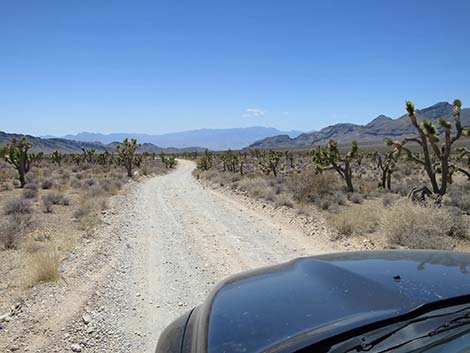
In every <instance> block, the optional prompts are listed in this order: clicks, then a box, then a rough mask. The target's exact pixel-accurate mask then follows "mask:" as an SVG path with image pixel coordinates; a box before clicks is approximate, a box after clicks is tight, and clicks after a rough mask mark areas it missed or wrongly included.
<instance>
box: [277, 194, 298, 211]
mask: <svg viewBox="0 0 470 353" xmlns="http://www.w3.org/2000/svg"><path fill="white" fill-rule="evenodd" d="M274 205H275V206H276V207H282V206H285V207H289V208H292V207H294V201H293V200H292V197H290V196H289V195H287V194H285V193H282V194H278V195H276V197H275V199H274Z"/></svg>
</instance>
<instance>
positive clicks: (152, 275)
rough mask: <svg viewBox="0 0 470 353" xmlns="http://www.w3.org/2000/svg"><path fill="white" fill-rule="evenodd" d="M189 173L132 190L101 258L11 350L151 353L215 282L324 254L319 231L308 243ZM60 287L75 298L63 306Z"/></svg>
mask: <svg viewBox="0 0 470 353" xmlns="http://www.w3.org/2000/svg"><path fill="white" fill-rule="evenodd" d="M194 167H195V164H194V163H193V162H189V161H183V160H181V161H179V164H178V167H177V169H176V170H175V171H173V172H172V173H170V174H167V175H164V176H159V177H155V178H151V179H149V180H147V181H145V182H143V183H138V184H136V185H135V186H134V188H133V190H132V192H130V193H129V194H128V195H127V196H126V197H125V198H123V199H122V200H121V201H120V204H119V205H118V206H117V207H115V210H114V211H112V212H110V213H108V214H107V215H106V216H105V223H106V224H108V225H107V226H106V227H104V229H103V230H102V232H104V234H102V235H101V236H102V239H104V240H103V244H102V247H101V248H100V250H99V253H100V254H104V255H103V256H104V260H103V261H101V262H100V263H99V264H97V265H96V264H95V265H93V266H94V267H93V269H90V270H89V273H91V274H89V275H88V276H86V277H85V280H80V279H77V280H76V281H75V282H72V283H71V282H70V281H69V283H68V284H67V289H66V290H65V294H64V296H63V299H57V300H58V301H59V302H58V303H57V306H56V308H55V309H54V310H53V311H51V309H48V310H46V311H48V312H49V315H46V314H44V315H43V316H42V317H43V320H44V321H43V323H42V324H43V326H45V327H46V329H44V330H41V329H38V327H35V326H34V325H33V324H31V325H32V326H31V327H30V328H29V331H32V332H35V333H36V336H37V335H39V336H41V338H40V339H39V338H38V337H36V336H33V337H29V336H28V339H25V338H24V337H23V338H21V337H17V338H16V340H15V341H11V340H10V342H9V344H10V346H11V345H12V344H16V347H14V348H19V350H20V351H21V350H23V349H26V347H27V350H28V351H29V352H63V351H65V352H67V351H81V352H109V351H113V352H152V351H153V350H154V349H155V346H156V343H157V339H158V336H159V334H160V333H161V331H162V330H163V329H164V328H165V326H166V325H168V324H169V323H170V322H171V321H172V320H174V319H175V318H176V317H177V316H178V315H180V314H182V313H184V312H186V311H187V310H190V309H191V308H192V307H193V306H195V305H198V304H200V303H201V302H202V301H203V300H204V299H205V297H206V296H207V294H208V293H209V292H210V291H211V289H212V288H213V286H214V285H215V284H216V283H217V282H218V281H219V280H221V279H223V278H225V277H227V276H229V275H231V274H235V273H238V272H240V271H243V270H248V269H252V268H256V267H260V266H265V265H270V264H276V263H281V262H284V261H288V260H291V259H293V258H295V257H299V256H305V255H312V254H319V253H325V252H331V251H333V245H332V244H331V243H330V242H328V241H327V240H326V238H325V237H322V235H321V234H317V235H315V236H310V237H308V236H306V235H305V234H304V233H302V232H301V231H300V230H299V229H296V228H295V227H294V226H292V225H289V224H288V222H284V221H283V220H282V219H273V218H272V217H270V216H269V215H267V214H265V213H263V212H259V211H255V210H252V209H250V208H248V207H246V206H245V205H244V204H243V203H240V202H238V201H237V200H236V199H235V198H233V197H230V196H227V195H224V194H222V193H219V192H216V191H213V190H211V189H209V188H206V187H204V186H202V185H201V184H200V183H199V182H198V181H197V180H195V179H194V178H193V176H192V175H191V172H192V170H193V169H194ZM324 238H325V239H324ZM96 267H98V269H97V268H96ZM95 272H96V273H95ZM82 277H83V276H82ZM70 287H73V288H72V289H70ZM67 290H73V291H74V292H75V293H79V294H80V296H81V297H82V300H80V301H77V300H68V299H67V295H66V294H67V293H66V292H67ZM75 297H76V296H75ZM83 298H85V299H83ZM46 301H47V300H46ZM46 305H47V303H46ZM56 311H59V312H60V311H66V312H68V313H70V314H69V315H63V314H62V315H59V314H57V312H56ZM31 315H32V316H33V317H34V315H36V316H37V314H34V313H31ZM64 316H65V317H64ZM63 317H64V318H63ZM28 319H30V320H31V318H25V320H28ZM34 320H35V321H41V317H34ZM61 320H62V321H61ZM39 324H41V322H40V323H39ZM25 325H26V326H27V324H25ZM21 334H22V333H21V331H18V332H17V335H21ZM23 334H25V332H23ZM10 338H11V337H10ZM1 339H2V336H1V332H0V341H1ZM22 340H23V341H22ZM0 347H1V345H0Z"/></svg>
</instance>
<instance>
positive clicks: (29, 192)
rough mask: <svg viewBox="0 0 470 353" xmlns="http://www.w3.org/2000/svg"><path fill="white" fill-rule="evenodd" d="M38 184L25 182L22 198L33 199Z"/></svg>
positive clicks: (36, 193)
mask: <svg viewBox="0 0 470 353" xmlns="http://www.w3.org/2000/svg"><path fill="white" fill-rule="evenodd" d="M38 189H39V187H38V185H37V184H26V186H25V187H24V189H23V198H25V199H34V198H36V196H38Z"/></svg>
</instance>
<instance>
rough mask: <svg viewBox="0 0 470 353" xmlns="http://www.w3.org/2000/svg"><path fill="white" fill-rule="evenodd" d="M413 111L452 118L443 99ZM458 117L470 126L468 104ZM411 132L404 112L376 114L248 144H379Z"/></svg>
mask: <svg viewBox="0 0 470 353" xmlns="http://www.w3.org/2000/svg"><path fill="white" fill-rule="evenodd" d="M417 113H418V114H417V115H418V118H420V119H429V120H432V121H433V122H434V123H436V125H437V119H438V118H439V117H441V116H444V117H446V118H447V119H448V120H450V121H453V116H452V105H451V104H449V103H447V102H440V103H437V104H434V105H433V106H431V107H428V108H425V109H421V110H418V111H417ZM461 118H462V124H463V126H470V108H465V109H462V115H461ZM414 134H415V130H414V128H413V126H412V125H411V123H410V120H409V117H408V116H407V115H406V114H405V115H403V116H401V117H399V118H397V119H392V118H390V117H388V116H385V115H379V116H378V117H376V118H375V119H373V120H372V121H371V122H369V123H368V124H366V125H356V124H348V123H344V124H336V125H331V126H328V127H325V128H324V129H322V130H320V131H315V132H311V133H305V134H301V135H299V136H297V137H296V138H290V137H289V136H287V135H278V136H274V137H268V138H265V139H263V140H260V141H257V142H255V143H253V144H251V145H250V146H249V148H295V147H299V148H301V147H308V146H311V145H319V144H325V143H326V142H327V141H328V140H329V139H335V140H337V141H338V142H339V143H341V144H348V143H351V142H352V141H353V140H356V141H358V142H360V143H366V144H382V143H383V140H384V139H385V138H386V137H390V138H394V139H397V138H403V137H406V136H412V135H414Z"/></svg>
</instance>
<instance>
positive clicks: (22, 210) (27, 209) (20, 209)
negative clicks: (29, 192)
mask: <svg viewBox="0 0 470 353" xmlns="http://www.w3.org/2000/svg"><path fill="white" fill-rule="evenodd" d="M31 212H33V210H32V208H31V203H30V202H29V201H28V200H25V199H15V200H11V201H8V202H7V203H6V204H5V206H4V207H3V213H4V214H5V215H12V214H29V213H31Z"/></svg>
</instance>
